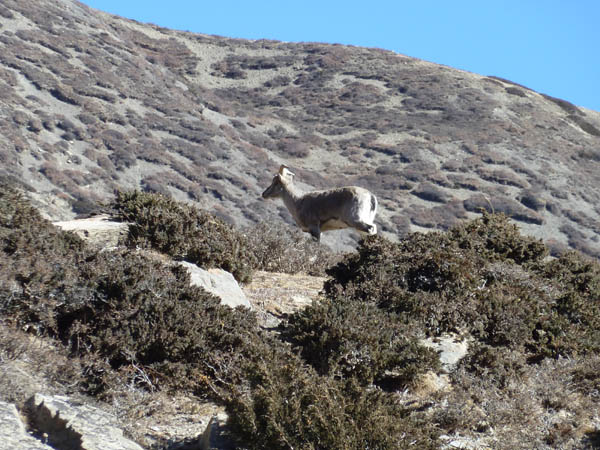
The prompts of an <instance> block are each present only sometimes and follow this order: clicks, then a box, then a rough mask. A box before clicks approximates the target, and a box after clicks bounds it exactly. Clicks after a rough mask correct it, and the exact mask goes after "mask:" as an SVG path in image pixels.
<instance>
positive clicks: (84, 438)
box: [30, 394, 142, 450]
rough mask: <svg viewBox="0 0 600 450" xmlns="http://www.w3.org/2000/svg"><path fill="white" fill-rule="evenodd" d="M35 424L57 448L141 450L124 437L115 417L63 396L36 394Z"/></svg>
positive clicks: (32, 418) (34, 407)
mask: <svg viewBox="0 0 600 450" xmlns="http://www.w3.org/2000/svg"><path fill="white" fill-rule="evenodd" d="M31 406H32V412H31V414H30V420H31V421H32V425H33V426H34V427H35V428H36V429H37V430H39V432H40V433H45V434H46V435H47V436H48V443H49V444H50V445H51V446H52V447H54V448H77V449H82V450H142V447H140V446H139V445H138V444H136V443H135V442H133V441H131V440H129V439H127V438H125V437H124V436H123V430H121V429H120V428H119V427H118V421H117V419H116V417H115V416H113V415H111V414H109V413H107V412H104V411H101V410H100V409H98V408H95V407H93V406H90V405H84V404H78V403H76V402H74V401H72V400H71V399H69V397H65V396H62V395H55V396H49V395H43V394H35V396H34V397H33V399H32V405H31Z"/></svg>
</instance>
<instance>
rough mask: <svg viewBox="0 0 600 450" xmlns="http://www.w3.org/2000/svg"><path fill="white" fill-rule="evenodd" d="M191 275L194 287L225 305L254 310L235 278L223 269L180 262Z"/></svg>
mask: <svg viewBox="0 0 600 450" xmlns="http://www.w3.org/2000/svg"><path fill="white" fill-rule="evenodd" d="M179 264H181V265H182V266H183V267H185V268H186V269H187V270H188V272H189V273H190V278H191V282H192V285H194V286H200V287H202V288H204V289H205V290H207V291H208V292H210V293H211V294H213V295H216V296H217V297H219V298H220V299H221V303H222V304H223V305H227V306H230V307H232V308H235V307H236V306H244V307H246V308H250V309H251V308H252V305H251V304H250V302H249V301H248V299H247V298H246V295H245V294H244V292H243V291H242V289H241V288H240V285H239V284H238V283H237V281H236V280H235V278H234V277H233V275H232V274H230V273H229V272H227V271H225V270H222V269H208V270H205V269H202V268H200V267H198V266H197V265H195V264H192V263H189V262H186V261H180V262H179Z"/></svg>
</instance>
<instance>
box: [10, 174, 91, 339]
mask: <svg viewBox="0 0 600 450" xmlns="http://www.w3.org/2000/svg"><path fill="white" fill-rule="evenodd" d="M87 254H88V252H87V250H86V246H85V243H84V242H83V241H82V240H81V239H80V238H79V237H77V236H76V235H75V234H73V233H70V232H64V231H61V230H60V229H58V228H57V227H55V226H54V225H52V224H51V223H50V222H49V221H48V220H46V219H44V218H43V217H42V216H41V215H40V214H39V212H38V211H37V210H36V209H35V208H33V207H32V206H31V205H30V204H29V201H28V200H27V199H26V198H25V197H24V196H23V195H22V194H21V193H20V192H19V191H18V190H16V189H14V188H13V187H11V186H9V185H0V313H4V314H5V316H6V319H9V320H12V321H16V322H19V323H24V324H25V323H26V324H29V325H31V326H33V328H34V329H37V328H38V326H39V325H40V323H41V322H42V321H44V322H51V321H52V320H53V314H52V308H53V305H55V304H56V303H57V299H55V298H52V297H43V296H40V297H37V298H36V299H35V301H32V302H27V303H22V302H21V299H22V298H23V296H24V295H29V296H35V295H36V294H35V293H36V292H38V291H39V290H40V289H43V288H44V287H45V286H46V285H48V284H55V283H62V282H65V280H72V279H74V278H76V277H77V267H78V265H79V264H80V263H81V262H82V261H84V260H85V258H86V257H87ZM58 268H60V270H57V269H58ZM66 282H68V281H66ZM42 328H44V327H42Z"/></svg>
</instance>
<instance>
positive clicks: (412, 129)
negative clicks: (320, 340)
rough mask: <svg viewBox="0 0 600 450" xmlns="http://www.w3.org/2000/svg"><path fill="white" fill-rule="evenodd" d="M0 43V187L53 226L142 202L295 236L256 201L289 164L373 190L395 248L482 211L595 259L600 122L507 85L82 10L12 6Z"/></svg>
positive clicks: (271, 206)
mask: <svg viewBox="0 0 600 450" xmlns="http://www.w3.org/2000/svg"><path fill="white" fill-rule="evenodd" d="M0 42H1V48H2V51H0V93H1V95H0V117H1V120H0V160H1V161H2V166H1V168H0V174H1V175H2V176H3V177H5V178H8V179H12V180H14V181H17V182H19V183H21V184H22V185H23V187H25V188H26V189H27V190H28V191H29V193H30V196H31V198H32V199H34V201H35V202H36V204H37V205H38V206H39V207H40V208H41V210H42V211H43V212H44V213H45V214H46V215H47V216H48V217H50V218H51V219H53V220H65V219H69V218H72V217H73V216H74V215H76V214H78V213H86V212H89V211H90V210H91V209H93V208H94V204H95V202H97V201H104V200H107V199H109V198H111V197H112V196H113V193H114V191H115V190H117V189H131V188H141V189H144V190H147V191H156V192H163V193H164V192H168V193H169V194H171V195H172V196H174V197H175V198H177V199H179V200H183V201H187V202H191V203H194V204H196V205H197V206H199V207H202V208H205V209H209V210H211V211H213V212H215V213H216V214H218V215H220V216H221V217H223V218H225V219H226V220H227V221H229V222H232V223H236V224H238V225H248V224H251V223H254V222H257V221H260V220H264V219H267V220H277V221H282V220H283V221H288V222H289V221H290V220H291V219H290V216H289V214H288V213H287V211H285V210H284V208H283V206H282V205H281V204H279V203H272V202H265V201H262V200H260V199H259V194H260V192H261V191H262V190H263V189H264V188H265V187H266V186H267V185H268V183H269V181H270V178H271V177H272V175H273V172H274V171H275V170H276V168H277V167H278V166H279V164H280V163H285V164H287V165H289V166H291V167H292V168H294V169H295V172H296V173H297V176H298V179H299V180H301V181H302V182H304V183H305V184H304V187H306V188H308V187H313V188H322V187H328V186H331V185H338V184H358V185H362V186H364V187H367V188H369V189H371V190H373V191H374V192H375V193H376V194H377V195H378V197H379V199H380V205H381V212H380V215H379V217H378V224H379V228H380V229H381V230H382V231H383V232H384V234H385V235H387V236H388V237H396V236H404V235H406V233H407V232H409V231H415V230H417V231H418V230H425V229H427V230H428V229H448V228H449V227H450V226H451V225H452V224H454V223H456V222H457V221H459V220H462V219H466V218H472V217H474V212H476V211H478V210H479V208H486V209H489V210H491V209H493V210H494V211H496V212H504V213H506V214H508V215H509V216H511V217H512V218H513V219H514V220H516V221H517V222H518V224H519V225H520V227H521V228H522V229H523V230H524V231H525V232H526V233H528V234H531V235H534V236H537V237H542V238H544V239H545V240H546V241H547V242H548V243H549V245H550V246H551V248H552V249H553V251H559V250H561V249H563V248H565V247H566V246H571V247H575V248H578V249H581V250H583V251H584V252H587V253H588V254H593V255H598V254H599V252H600V243H599V242H598V238H599V236H600V207H599V206H598V205H599V204H600V198H599V197H600V193H599V190H598V189H597V186H598V185H599V184H600V176H599V174H600V114H599V113H598V112H595V111H590V110H585V109H583V108H579V107H577V106H575V105H572V104H570V103H569V102H566V101H563V100H560V99H557V98H553V97H551V96H548V95H543V94H540V93H537V92H534V91H532V90H530V89H528V88H526V87H524V86H518V85H515V84H514V83H511V82H510V81H508V80H503V79H498V78H496V77H493V76H483V75H477V74H473V73H467V72H463V71H459V70H455V69H452V68H449V67H444V66H439V65H436V64H431V63H427V62H424V61H420V60H417V59H414V58H409V57H406V56H402V55H399V54H396V53H392V52H389V51H384V50H379V49H366V48H357V47H349V46H342V45H324V44H314V43H303V44H292V43H282V42H274V41H247V40H234V39H227V38H223V37H215V36H207V35H203V34H193V33H186V32H179V31H172V30H168V29H164V28H160V27H157V26H153V25H146V24H141V23H137V22H134V21H131V20H127V19H124V18H120V17H116V16H111V15H108V14H105V13H103V12H100V11H96V10H93V9H91V8H89V7H87V6H85V5H83V4H81V3H79V2H77V1H75V0H35V1H28V2H23V1H19V0H4V1H3V2H2V4H1V5H0ZM337 240H339V239H338V238H334V239H331V238H330V241H329V242H333V241H337Z"/></svg>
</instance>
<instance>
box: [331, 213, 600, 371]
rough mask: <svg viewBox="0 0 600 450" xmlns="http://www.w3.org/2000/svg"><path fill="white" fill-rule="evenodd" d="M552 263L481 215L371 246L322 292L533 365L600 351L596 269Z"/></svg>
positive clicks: (500, 220) (567, 261) (505, 225)
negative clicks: (518, 353)
mask: <svg viewBox="0 0 600 450" xmlns="http://www.w3.org/2000/svg"><path fill="white" fill-rule="evenodd" d="M546 255H547V249H546V247H545V246H544V245H543V244H542V243H541V242H539V241H536V240H535V239H532V238H529V237H524V236H521V235H520V234H519V232H518V229H517V228H516V227H515V226H514V225H512V224H510V223H509V222H508V219H507V218H506V217H505V216H503V215H489V214H484V216H483V217H482V218H480V219H476V220H473V221H471V222H467V223H464V224H461V225H458V226H456V227H454V228H452V229H451V230H449V231H448V232H447V233H444V234H441V233H428V234H420V233H415V234H411V235H409V236H408V237H407V238H406V239H405V240H404V241H402V242H400V243H392V242H389V241H387V240H386V239H383V238H381V237H369V238H367V239H365V240H363V241H362V242H361V244H360V247H359V249H358V252H357V253H356V254H352V255H349V256H347V257H346V258H345V259H344V260H343V261H342V262H340V263H339V264H337V265H336V266H334V267H332V268H331V269H330V270H329V271H328V273H329V274H330V275H331V277H332V278H331V279H330V280H328V281H327V282H326V285H325V292H326V294H327V295H328V296H329V297H330V298H338V299H339V298H342V299H344V298H345V299H348V301H350V300H354V301H362V302H368V303H371V304H374V305H376V306H377V307H378V308H381V309H384V310H386V311H392V312H395V313H397V314H398V315H399V317H400V320H401V321H403V322H404V323H407V324H409V323H412V324H413V326H416V327H419V326H424V327H425V330H424V331H425V332H427V333H429V334H434V335H436V334H439V333H441V332H445V331H459V332H463V331H467V332H469V333H470V334H471V335H473V336H474V337H475V338H477V339H478V340H480V341H481V342H482V343H485V344H487V345H491V346H506V347H510V348H513V349H517V348H519V349H522V350H523V351H526V352H528V354H529V357H530V360H532V361H535V360H538V359H540V358H544V357H557V356H559V355H573V354H576V353H580V352H590V351H593V352H596V351H598V347H599V345H600V334H599V332H598V331H597V330H599V329H600V321H599V319H598V317H600V314H599V313H600V311H599V310H598V308H600V305H599V304H598V302H597V299H598V298H600V288H599V286H600V276H599V273H600V272H599V269H598V264H597V263H595V262H592V261H591V260H583V259H580V258H581V257H580V256H577V257H575V256H572V255H571V256H568V255H567V256H565V257H562V258H560V259H559V260H556V261H550V262H546V261H545V260H544V257H545V256H546Z"/></svg>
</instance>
